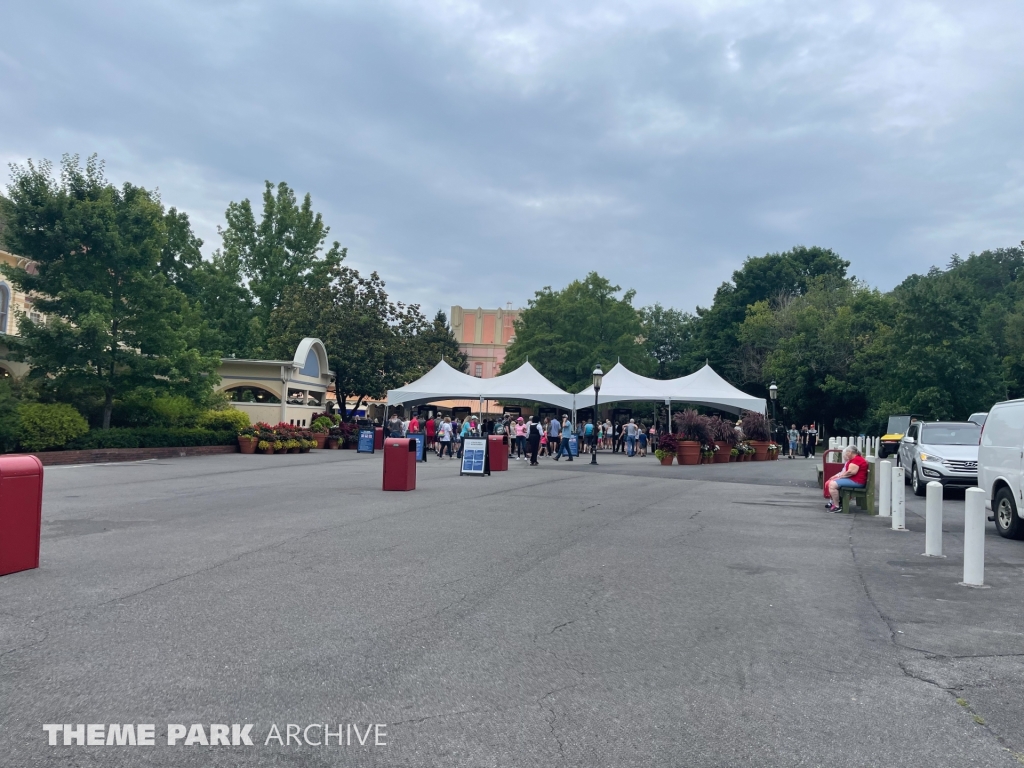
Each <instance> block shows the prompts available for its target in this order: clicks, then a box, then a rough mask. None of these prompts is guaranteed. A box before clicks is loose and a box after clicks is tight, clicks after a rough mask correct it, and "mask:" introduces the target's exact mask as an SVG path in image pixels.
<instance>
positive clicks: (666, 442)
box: [658, 433, 679, 456]
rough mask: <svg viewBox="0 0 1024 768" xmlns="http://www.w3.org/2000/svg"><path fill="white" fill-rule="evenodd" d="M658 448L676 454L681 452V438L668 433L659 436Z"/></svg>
mask: <svg viewBox="0 0 1024 768" xmlns="http://www.w3.org/2000/svg"><path fill="white" fill-rule="evenodd" d="M658 450H660V451H664V452H665V453H671V454H672V455H673V456H675V455H676V454H677V453H679V438H678V437H676V436H675V435H673V434H668V433H666V434H664V435H662V436H661V437H659V438H658Z"/></svg>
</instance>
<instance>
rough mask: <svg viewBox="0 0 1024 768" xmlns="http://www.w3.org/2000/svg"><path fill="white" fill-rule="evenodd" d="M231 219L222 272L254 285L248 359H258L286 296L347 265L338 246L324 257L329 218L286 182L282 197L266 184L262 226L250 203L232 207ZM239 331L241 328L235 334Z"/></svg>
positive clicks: (281, 188) (281, 185)
mask: <svg viewBox="0 0 1024 768" xmlns="http://www.w3.org/2000/svg"><path fill="white" fill-rule="evenodd" d="M225 219H226V225H225V226H224V227H223V228H222V229H221V230H220V233H221V237H222V238H223V258H222V260H221V266H222V268H223V269H224V270H225V272H224V274H225V275H232V274H233V271H234V269H235V268H236V266H237V269H238V271H239V273H240V275H241V276H242V277H244V278H245V279H246V280H247V282H248V290H249V291H250V292H251V294H252V297H253V300H254V301H253V306H254V318H253V320H254V322H251V323H249V324H248V327H247V337H248V338H247V343H248V344H249V350H248V353H249V354H251V355H256V354H259V353H260V352H262V351H263V348H264V339H265V337H266V333H267V330H266V329H267V328H268V325H269V323H270V315H271V313H272V312H273V311H274V309H275V308H276V307H278V306H279V305H280V304H281V302H282V301H283V300H284V297H285V292H286V291H287V290H288V289H290V288H293V287H295V286H298V285H315V284H317V283H318V282H323V279H324V278H325V276H326V275H328V274H329V272H330V270H331V268H332V267H333V266H336V265H337V264H339V263H340V262H341V259H342V250H341V245H340V244H339V243H338V242H335V243H334V244H333V245H332V246H331V247H330V249H329V250H328V251H327V252H326V253H323V254H322V253H321V252H322V251H323V247H324V243H325V242H326V240H327V235H328V233H329V232H330V229H329V228H328V227H327V226H326V225H325V224H324V222H323V217H322V216H321V215H320V214H319V213H314V211H313V202H312V198H311V197H310V195H309V194H307V195H306V196H305V197H304V198H303V200H302V204H301V205H300V204H299V203H298V202H297V200H296V197H295V193H294V192H293V191H292V190H291V188H290V187H289V186H288V185H287V184H286V183H284V182H281V183H279V184H278V185H277V188H276V193H275V187H274V185H273V184H272V183H270V182H269V181H268V182H266V187H265V189H264V191H263V214H262V216H261V218H260V221H259V222H258V223H257V221H256V216H255V214H254V213H253V209H252V203H250V202H249V200H248V199H246V200H243V201H242V202H240V203H231V204H230V205H228V209H227V211H226V212H225ZM243 305H244V302H241V303H237V304H234V305H233V306H236V307H242V306H243ZM238 331H239V329H237V328H236V330H235V333H238Z"/></svg>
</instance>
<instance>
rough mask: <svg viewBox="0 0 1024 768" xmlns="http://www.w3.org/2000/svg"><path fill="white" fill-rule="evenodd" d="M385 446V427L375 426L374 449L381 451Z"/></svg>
mask: <svg viewBox="0 0 1024 768" xmlns="http://www.w3.org/2000/svg"><path fill="white" fill-rule="evenodd" d="M383 448H384V427H374V428H373V450H375V451H380V450H382V449H383Z"/></svg>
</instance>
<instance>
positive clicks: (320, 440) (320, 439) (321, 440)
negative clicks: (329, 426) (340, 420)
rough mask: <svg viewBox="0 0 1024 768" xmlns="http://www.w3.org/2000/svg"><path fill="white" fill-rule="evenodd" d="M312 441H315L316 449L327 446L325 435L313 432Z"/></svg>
mask: <svg viewBox="0 0 1024 768" xmlns="http://www.w3.org/2000/svg"><path fill="white" fill-rule="evenodd" d="M313 439H314V440H316V447H317V448H318V449H322V448H323V447H324V446H325V445H326V444H327V434H326V433H321V432H314V433H313Z"/></svg>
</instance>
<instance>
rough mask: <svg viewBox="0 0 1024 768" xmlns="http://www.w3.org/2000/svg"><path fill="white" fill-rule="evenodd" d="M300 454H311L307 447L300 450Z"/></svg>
mask: <svg viewBox="0 0 1024 768" xmlns="http://www.w3.org/2000/svg"><path fill="white" fill-rule="evenodd" d="M299 453H309V448H306V447H302V448H299Z"/></svg>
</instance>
